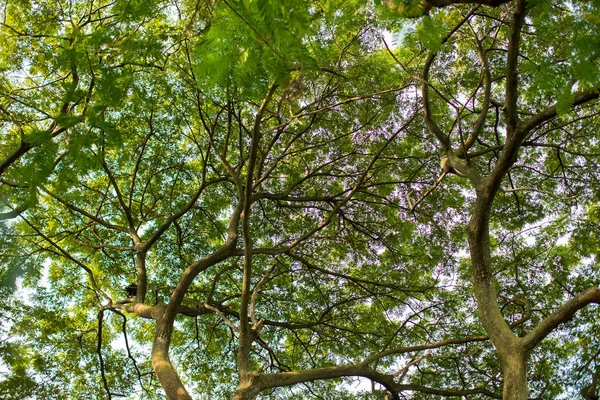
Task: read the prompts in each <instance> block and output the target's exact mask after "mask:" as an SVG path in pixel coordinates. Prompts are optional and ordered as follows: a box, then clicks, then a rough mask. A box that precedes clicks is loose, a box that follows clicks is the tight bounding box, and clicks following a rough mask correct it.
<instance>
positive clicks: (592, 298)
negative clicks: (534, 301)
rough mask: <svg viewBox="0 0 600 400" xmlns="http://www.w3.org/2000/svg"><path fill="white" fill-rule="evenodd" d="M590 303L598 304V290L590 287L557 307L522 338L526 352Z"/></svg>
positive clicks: (599, 302)
mask: <svg viewBox="0 0 600 400" xmlns="http://www.w3.org/2000/svg"><path fill="white" fill-rule="evenodd" d="M591 303H595V304H600V288H598V287H591V288H589V289H587V290H585V291H584V292H583V293H581V294H580V295H578V296H575V297H574V298H572V299H571V300H569V301H567V302H566V303H565V304H563V305H562V306H561V307H559V309H558V310H556V311H555V312H553V313H552V314H550V315H549V316H548V317H546V318H545V319H544V320H543V321H542V322H540V323H539V325H538V326H536V327H535V328H534V329H533V330H532V331H531V332H529V333H528V334H527V335H526V336H525V337H524V338H523V346H524V347H525V349H527V350H531V349H533V348H534V347H535V346H536V345H537V344H538V343H539V342H541V341H542V340H543V339H544V338H545V337H546V336H548V335H549V334H550V332H552V331H553V330H554V329H556V327H558V326H559V325H560V324H564V323H565V322H567V321H569V320H571V318H573V316H574V315H575V313H576V312H577V311H579V310H581V309H582V308H583V307H585V306H587V305H588V304H591Z"/></svg>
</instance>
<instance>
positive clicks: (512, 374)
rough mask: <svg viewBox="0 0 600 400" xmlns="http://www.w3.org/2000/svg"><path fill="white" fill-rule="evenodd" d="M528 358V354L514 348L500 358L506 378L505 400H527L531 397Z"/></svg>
mask: <svg viewBox="0 0 600 400" xmlns="http://www.w3.org/2000/svg"><path fill="white" fill-rule="evenodd" d="M527 358H528V354H527V353H526V352H525V351H523V350H521V349H518V348H513V349H512V350H509V351H508V352H506V353H505V354H502V355H501V356H500V359H501V361H502V375H503V377H504V388H503V394H502V399H503V400H527V398H528V396H529V385H528V384H527Z"/></svg>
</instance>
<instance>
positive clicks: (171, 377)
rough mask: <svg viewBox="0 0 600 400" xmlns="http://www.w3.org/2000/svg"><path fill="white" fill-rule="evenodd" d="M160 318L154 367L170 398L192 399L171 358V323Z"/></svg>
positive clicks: (153, 359)
mask: <svg viewBox="0 0 600 400" xmlns="http://www.w3.org/2000/svg"><path fill="white" fill-rule="evenodd" d="M163 318H164V316H163V317H162V318H160V319H159V320H157V322H156V325H157V326H156V336H155V338H154V343H153V345H152V367H153V368H154V372H155V373H156V377H157V378H158V380H159V381H160V384H161V386H162V388H163V390H164V391H165V393H166V394H167V397H168V398H169V400H192V397H191V396H190V395H189V393H188V392H187V390H186V389H185V386H183V383H182V382H181V379H179V375H178V374H177V371H176V370H175V367H174V366H173V364H172V363H171V360H170V358H169V343H170V341H169V338H170V329H171V328H170V324H168V323H166V324H165V322H164V321H163V320H162V319H163Z"/></svg>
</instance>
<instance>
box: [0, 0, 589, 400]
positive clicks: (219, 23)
mask: <svg viewBox="0 0 600 400" xmlns="http://www.w3.org/2000/svg"><path fill="white" fill-rule="evenodd" d="M374 3H377V2H374ZM374 3H373V2H366V1H359V0H356V1H342V0H327V1H319V2H317V1H308V0H283V1H276V0H256V1H241V0H227V1H215V2H211V1H191V0H189V1H188V0H185V1H177V2H170V3H169V2H164V1H159V0H152V1H142V0H134V1H132V0H117V1H105V0H101V1H97V0H96V1H87V0H73V1H63V0H58V1H36V2H33V1H7V2H6V4H5V5H4V6H3V9H2V10H1V11H0V13H1V15H0V17H1V18H0V20H1V21H2V24H0V47H1V48H2V52H1V53H0V71H1V73H0V162H5V161H6V167H4V164H3V168H4V169H3V170H2V171H0V178H1V180H0V212H1V213H2V214H0V215H2V217H3V218H5V220H3V221H0V295H1V296H0V320H2V321H7V323H6V324H2V326H0V397H1V398H3V399H4V398H7V399H17V398H19V399H21V398H25V399H26V398H31V399H34V398H44V399H62V398H108V397H115V398H116V397H117V396H123V397H126V398H130V399H158V398H163V394H162V393H163V392H162V389H161V387H160V382H159V381H158V379H157V376H156V373H155V372H154V370H153V366H152V362H151V349H152V343H153V341H154V339H155V335H156V326H157V322H156V321H154V320H151V319H145V318H143V317H145V316H146V315H140V312H139V309H138V311H137V312H138V314H136V310H134V308H133V307H131V306H132V300H131V299H126V294H125V290H124V288H125V287H126V286H127V285H128V284H130V283H132V282H137V281H138V271H139V269H140V268H141V267H140V265H139V264H138V265H136V260H141V259H143V260H144V262H145V264H144V267H145V270H146V273H147V286H148V293H147V295H146V299H145V303H144V304H145V305H146V306H147V307H155V308H154V309H155V310H159V311H160V312H162V310H163V309H164V307H165V306H166V305H168V304H172V303H171V302H173V301H174V299H175V300H177V299H176V297H174V296H173V293H174V291H175V290H176V288H177V286H178V285H180V286H179V287H182V286H181V285H182V284H181V282H187V281H184V280H182V279H183V278H185V277H186V276H189V274H190V273H191V274H196V273H197V275H195V276H194V279H193V280H192V281H191V282H187V283H189V286H186V287H185V289H186V290H185V293H183V294H182V296H181V298H182V300H181V307H180V308H179V309H178V310H179V311H181V312H180V313H179V314H178V315H177V317H176V319H175V322H174V324H173V334H172V337H171V346H170V357H171V360H172V361H173V363H174V365H175V366H176V370H177V371H178V373H179V375H180V377H181V379H182V380H183V381H184V383H185V385H186V387H187V388H188V389H189V391H190V393H192V394H193V395H194V396H195V397H197V398H223V399H225V398H231V397H232V396H233V393H234V392H235V385H236V383H237V380H236V379H237V372H238V364H237V360H236V357H237V356H238V351H239V349H240V346H239V340H238V338H239V332H238V331H237V330H236V329H234V328H233V327H232V326H239V324H240V313H243V312H244V311H245V312H249V311H248V310H243V309H242V304H243V301H242V296H243V295H242V293H243V292H244V290H243V289H242V282H243V275H244V268H248V266H247V265H246V266H245V257H246V256H247V254H246V252H245V250H246V247H245V246H246V245H247V243H252V246H253V255H252V263H251V266H252V271H251V274H250V284H249V288H250V292H251V295H252V294H253V295H254V296H253V297H252V298H250V299H246V300H249V302H250V303H251V308H252V310H253V311H254V312H255V314H256V318H257V320H261V319H262V320H263V323H264V325H263V327H262V330H261V331H260V335H259V336H257V338H256V340H255V341H254V342H253V344H252V347H251V351H250V354H249V364H250V365H251V369H252V370H253V371H254V372H257V373H279V372H284V371H303V370H308V369H313V368H325V367H336V366H347V365H357V364H359V363H361V362H362V361H364V360H365V359H366V358H367V357H370V356H372V355H374V354H377V353H380V352H385V351H388V350H390V349H394V348H402V347H408V346H421V345H424V344H428V343H436V342H439V341H442V340H446V339H456V338H465V337H469V336H479V335H486V331H485V329H484V328H483V326H482V325H481V323H480V321H479V319H478V314H477V311H476V310H477V307H478V305H477V304H476V301H475V299H474V296H473V293H472V285H471V283H470V281H471V278H472V273H473V265H472V261H471V259H470V258H469V252H468V250H469V249H468V243H467V234H466V230H465V227H466V225H467V224H468V222H469V220H470V219H471V218H472V215H473V212H474V204H475V200H476V197H477V196H480V197H481V196H482V195H483V194H484V193H482V192H481V191H479V192H476V190H475V189H474V182H477V181H478V180H477V179H473V178H471V179H468V178H466V177H465V176H461V175H462V173H461V172H459V171H451V172H450V173H449V174H447V175H445V176H443V177H441V174H442V170H441V168H440V159H441V156H443V155H446V154H443V153H445V152H446V150H447V149H444V148H443V146H442V145H440V141H439V140H438V139H437V138H436V137H435V135H434V134H433V132H432V124H431V123H430V124H427V123H426V122H425V121H424V120H423V104H422V103H423V97H424V95H423V92H422V86H423V84H424V81H423V77H424V76H425V75H424V70H423V69H424V67H425V61H426V60H427V57H428V56H429V55H430V54H435V57H433V58H432V59H431V65H430V69H429V70H428V71H427V72H428V75H427V76H428V78H427V82H425V84H427V85H428V86H427V87H429V99H430V102H429V104H428V106H429V110H428V111H429V112H430V115H431V118H432V120H433V121H434V122H435V124H436V125H437V127H438V128H439V130H440V131H441V132H442V135H446V137H447V139H448V140H449V141H450V142H451V145H452V146H453V147H452V149H453V154H454V155H455V156H457V157H461V159H462V161H463V162H464V165H465V166H466V167H465V168H471V170H476V171H477V173H478V174H479V175H481V176H482V181H483V182H484V183H485V182H487V181H486V179H485V177H486V176H488V175H490V174H494V173H495V172H494V171H497V170H498V169H499V168H500V169H501V167H498V165H500V164H499V160H501V161H500V163H502V162H506V160H505V159H504V158H503V152H504V151H506V149H505V148H503V147H502V146H503V144H504V143H506V141H507V140H509V139H510V138H507V130H508V127H507V120H506V118H505V115H504V109H503V103H504V102H505V98H506V95H507V94H506V71H507V60H506V53H507V52H508V51H509V50H508V47H509V46H508V41H509V37H510V29H511V28H510V24H509V23H508V22H507V21H508V20H509V18H510V16H511V12H512V11H511V10H512V8H511V7H512V4H506V5H503V6H501V7H498V8H489V7H485V6H481V7H480V8H478V9H477V12H472V11H473V10H474V9H473V8H472V7H471V5H468V4H466V5H457V6H455V7H451V8H442V9H431V10H429V9H428V8H430V7H428V6H427V5H426V3H424V2H422V1H416V0H415V1H413V0H409V1H400V0H398V1H391V0H390V1H383V3H384V4H374ZM599 7H600V3H598V1H590V2H579V1H576V2H566V1H560V0H557V1H554V0H552V1H547V0H539V1H537V0H536V1H529V2H528V10H527V13H528V14H527V19H526V24H525V27H524V28H523V31H522V32H521V44H520V48H519V57H518V66H517V67H518V68H517V71H518V76H519V82H518V88H517V98H518V99H517V114H518V117H519V119H520V121H521V123H523V122H525V121H527V120H528V119H529V118H531V117H532V116H535V115H536V114H537V115H542V114H540V113H551V112H553V111H552V110H556V114H557V116H556V118H554V116H552V117H550V118H547V119H545V120H544V121H546V122H544V123H543V124H541V125H539V126H537V127H536V128H535V129H532V130H531V131H530V132H528V133H527V135H525V136H523V138H522V140H520V141H519V143H518V146H520V150H519V154H518V160H517V162H516V163H515V164H514V165H512V166H511V168H510V169H509V170H508V172H507V174H506V176H505V177H504V178H503V180H502V181H501V182H500V183H499V185H498V191H497V194H496V197H495V199H494V202H493V205H492V206H491V210H490V213H489V214H490V216H489V218H488V219H486V222H489V227H490V242H491V247H490V251H491V260H492V265H491V272H492V274H493V276H494V282H493V283H494V284H495V285H496V287H497V292H498V295H499V297H498V301H499V306H500V308H501V312H502V315H503V316H504V318H505V320H506V321H507V322H508V323H511V324H514V327H513V332H514V333H515V334H516V335H518V336H524V335H526V334H527V333H528V332H530V331H531V330H532V329H533V328H534V327H535V326H537V325H538V324H539V323H540V322H541V321H542V320H543V318H544V317H545V316H547V315H549V314H551V313H552V312H554V310H556V308H557V307H560V306H561V305H563V304H564V303H565V302H566V301H567V300H568V299H570V298H572V297H573V296H575V295H577V294H578V293H581V292H582V291H583V290H585V289H586V288H588V287H592V286H597V285H598V282H599V279H600V275H599V269H598V257H599V254H600V234H599V233H598V232H599V230H598V224H599V222H600V211H599V210H600V207H599V206H598V204H599V203H600V198H599V195H598V193H599V191H598V187H599V184H600V182H599V181H598V177H597V176H596V175H597V174H595V173H594V172H595V171H597V169H598V165H599V164H600V160H599V159H598V154H599V151H598V135H597V132H598V115H599V111H598V105H597V102H595V101H590V102H588V103H586V104H585V105H583V106H581V105H578V104H575V99H576V96H577V95H578V94H579V93H582V92H584V91H585V90H592V91H591V92H590V93H592V92H593V90H596V92H597V90H598V88H599V86H598V85H599V83H600V75H599V73H598V71H600V68H599V54H598V49H600V39H599V38H600V32H599V27H600V20H599V19H598V17H597V16H598V15H600V10H599ZM424 14H427V15H424ZM409 17H410V18H413V17H419V19H413V20H410V21H409V20H407V19H406V18H409ZM557 32H560V33H561V35H558V36H557ZM390 33H391V34H392V35H396V37H399V38H400V39H398V40H396V41H394V43H388V48H386V47H385V46H384V45H383V44H382V41H381V38H382V37H383V36H384V35H385V36H386V37H388V34H390ZM486 68H487V70H486ZM488 75H489V76H488ZM488 80H489V87H490V96H489V97H490V99H491V100H490V101H489V103H490V105H489V107H487V108H485V104H486V102H487V100H486V99H485V97H486V95H485V92H486V89H485V86H486V84H487V83H488ZM267 93H270V96H271V97H270V98H269V95H267ZM259 110H260V112H259ZM548 110H550V111H548ZM477 126H480V128H481V129H480V131H479V132H478V133H477V138H476V139H475V140H473V141H472V146H471V148H470V149H467V150H468V151H467V154H464V152H465V150H466V149H465V148H464V146H466V145H465V144H463V143H464V142H466V141H467V138H468V137H469V136H470V135H471V134H473V132H474V130H475V128H476V127H477ZM19 149H21V150H19ZM23 149H24V150H23ZM253 150H256V151H255V152H254V153H253ZM15 151H17V152H19V151H23V154H19V155H18V156H16V157H15V158H14V159H11V158H10V157H11V155H12V154H13V153H14V152H15ZM247 182H250V185H249V186H248V185H247ZM246 198H249V201H250V202H251V204H250V205H249V212H250V215H249V216H248V215H247V214H246V211H245V212H244V215H243V216H241V217H240V214H239V213H238V211H239V210H240V209H241V207H242V206H243V205H244V204H243V202H244V201H245V199H246ZM15 210H16V211H19V213H18V214H19V216H18V217H17V216H16V214H17V213H15V212H14V211H15ZM11 212H12V214H11ZM8 214H11V215H10V218H9V217H4V215H8ZM13 214H15V215H13ZM238 217H239V219H240V220H239V221H237V222H238V225H239V226H237V231H235V232H229V230H230V229H233V228H235V227H236V226H235V222H236V218H238ZM232 221H233V222H234V223H233V224H232ZM244 224H246V226H244V227H242V225H244ZM232 227H233V228H232ZM234 233H235V234H237V235H238V239H237V243H236V244H235V246H236V247H235V250H233V251H232V252H231V253H227V254H225V256H223V258H224V259H222V260H221V259H219V260H220V261H219V262H216V263H208V264H206V265H205V264H203V262H204V261H206V260H211V259H212V258H211V257H214V255H215V254H216V255H217V256H219V257H220V256H221V255H222V254H224V251H223V247H222V246H223V244H224V243H226V241H227V239H228V237H229V238H231V237H233V236H234ZM138 242H139V243H138ZM136 243H138V245H137V246H136ZM140 243H141V244H143V243H146V244H147V245H148V248H146V249H143V250H140V248H141V247H143V245H142V246H140ZM190 271H192V272H190ZM187 283H186V285H187ZM177 301H178V300H177ZM528 307H529V308H528ZM216 308H218V309H219V312H218V313H217V312H215V311H214V310H215V309H216ZM99 313H102V315H103V318H104V319H103V323H102V325H101V326H99V322H98V321H99V319H98V316H99ZM525 315H527V318H524V320H523V321H522V322H520V321H521V319H522V317H524V316H525ZM597 321H598V318H597V310H596V309H595V308H592V307H590V308H589V309H585V310H584V311H583V312H581V310H580V312H578V313H577V316H576V317H575V319H574V320H573V321H571V322H569V323H568V324H565V325H561V326H560V327H559V328H557V330H556V331H555V332H554V333H553V334H552V335H551V336H550V337H549V339H548V340H546V341H544V342H542V344H541V345H540V347H538V348H536V350H535V351H534V352H533V353H532V356H531V359H530V363H529V365H530V370H529V378H530V386H531V388H532V396H542V398H551V397H552V396H553V397H552V398H558V397H559V396H564V394H565V393H567V392H568V391H572V390H580V389H581V388H583V387H585V386H586V385H589V379H588V378H589V377H588V376H587V375H585V373H587V372H585V373H584V372H582V371H586V368H588V366H590V365H592V364H594V363H597V362H598V361H599V360H598V357H599V355H598V354H597V351H594V350H595V349H597V348H598V346H599V344H598V343H597V342H598V340H597V334H596V332H597V330H598V322H597ZM251 322H252V324H256V321H251ZM100 328H101V329H102V336H101V338H100V339H101V341H100V342H101V349H100V351H99V352H98V350H97V346H98V335H99V329H100ZM125 338H126V339H127V345H128V347H126V345H125ZM411 362H413V364H410V363H411ZM101 363H102V364H101ZM417 364H418V365H417ZM101 365H102V366H101ZM369 366H370V367H371V368H373V369H375V370H377V371H378V372H379V373H381V374H386V376H389V377H391V376H392V375H393V374H396V375H395V377H394V378H393V379H395V382H398V384H399V385H413V387H417V388H422V387H425V388H431V389H448V390H471V389H473V388H480V387H485V388H486V390H489V391H490V392H492V393H494V394H495V395H496V396H497V395H499V394H500V393H501V391H502V378H501V365H500V362H499V359H498V357H497V354H496V353H495V350H494V347H493V345H492V343H490V342H489V341H479V340H471V341H467V342H466V343H461V344H452V345H447V346H441V347H439V348H434V349H430V350H426V351H409V352H405V353H402V352H399V353H397V354H396V353H389V354H388V353H385V354H384V355H382V356H381V357H380V358H379V359H378V360H377V361H374V362H372V363H371V364H369ZM584 375H585V376H584ZM352 379H353V378H351V377H341V378H336V379H330V380H318V381H314V382H305V383H303V384H301V385H295V386H291V387H286V388H269V389H267V390H265V391H263V392H262V393H261V394H260V398H264V399H271V398H272V399H276V398H277V399H282V398H290V399H292V398H335V399H351V398H360V399H379V398H383V396H384V393H383V391H382V390H380V389H381V387H379V386H376V388H375V390H373V391H371V390H366V389H364V390H363V389H362V386H361V388H360V389H356V382H355V381H353V380H352ZM390 379H391V378H390ZM549 382H550V383H549ZM405 387H406V386H405ZM544 390H545V392H544ZM400 392H401V395H406V396H412V397H411V398H414V399H430V398H434V397H435V396H433V395H431V394H430V393H428V390H424V389H418V390H407V391H403V390H402V391H400ZM109 393H110V394H109ZM469 396H471V395H469ZM543 396H546V397H543ZM435 398H437V397H435ZM473 398H482V399H483V398H487V397H486V395H485V394H476V395H473Z"/></svg>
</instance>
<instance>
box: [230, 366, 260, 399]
mask: <svg viewBox="0 0 600 400" xmlns="http://www.w3.org/2000/svg"><path fill="white" fill-rule="evenodd" d="M259 379H260V378H259V375H257V374H256V373H252V372H249V373H248V372H247V373H242V374H240V383H239V385H238V387H237V389H236V391H235V394H234V395H233V397H232V399H231V400H254V399H255V398H256V396H257V395H258V393H260V391H261V388H260V387H259Z"/></svg>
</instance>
